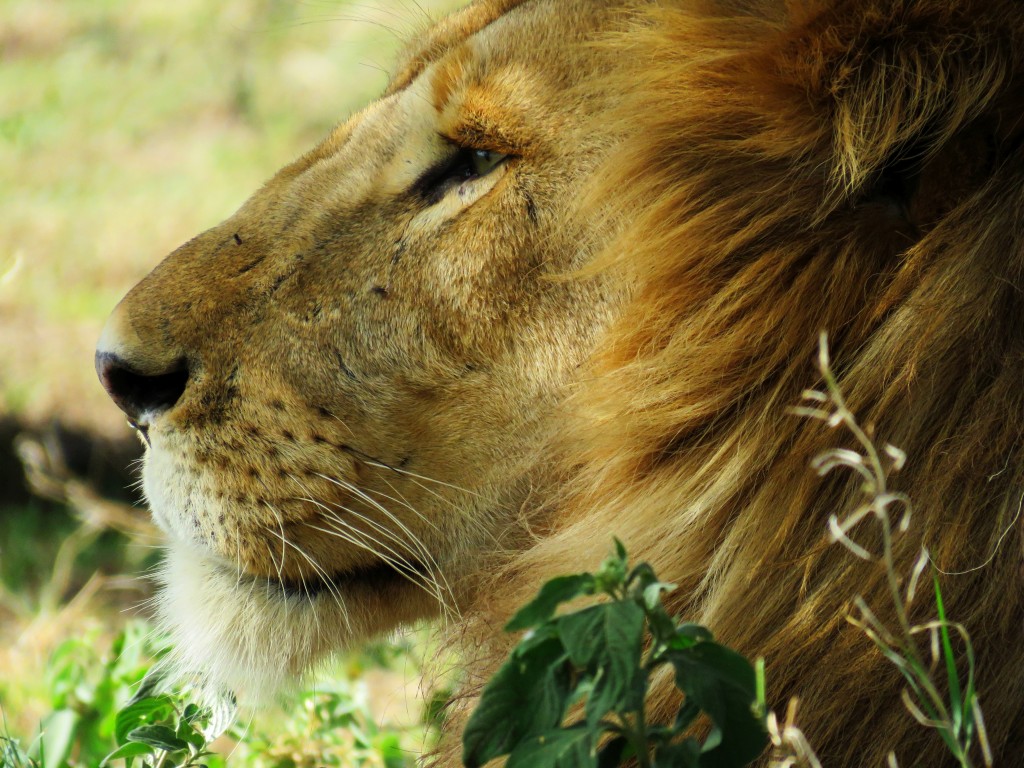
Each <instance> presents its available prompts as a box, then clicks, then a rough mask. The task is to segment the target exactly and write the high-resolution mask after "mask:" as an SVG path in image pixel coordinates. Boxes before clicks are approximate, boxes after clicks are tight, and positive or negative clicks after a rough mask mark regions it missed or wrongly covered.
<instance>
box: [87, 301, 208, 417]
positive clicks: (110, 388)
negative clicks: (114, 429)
mask: <svg viewBox="0 0 1024 768" xmlns="http://www.w3.org/2000/svg"><path fill="white" fill-rule="evenodd" d="M95 360H96V374H97V375H98V376H99V379H100V383H101V384H102V385H103V388H104V389H105V390H107V394H109V395H110V398H111V399H112V400H113V401H114V404H115V405H117V407H118V408H120V409H121V410H122V411H124V412H125V413H126V414H127V415H128V418H129V419H130V420H131V421H132V422H133V423H134V424H135V426H137V427H143V428H144V427H147V426H149V424H150V422H152V420H153V419H154V418H155V417H156V416H158V415H159V414H161V413H163V412H164V411H167V410H170V409H171V408H173V407H174V404H175V403H177V402H178V400H180V399H181V396H182V395H183V394H184V393H185V388H186V386H187V385H188V380H189V368H188V363H187V361H186V359H185V356H184V355H182V354H175V353H174V350H169V349H161V348H159V347H158V346H157V345H147V344H146V343H145V342H144V341H143V339H142V338H141V337H140V336H139V335H138V333H136V332H135V331H134V329H133V328H132V326H131V324H130V323H127V322H125V318H124V317H123V308H122V307H118V308H117V309H115V310H114V313H113V314H112V315H111V316H110V319H109V320H108V321H107V324H106V326H105V327H104V329H103V334H102V335H101V336H100V341H99V344H98V345H97V347H96V358H95Z"/></svg>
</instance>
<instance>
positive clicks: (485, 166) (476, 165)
mask: <svg viewBox="0 0 1024 768" xmlns="http://www.w3.org/2000/svg"><path fill="white" fill-rule="evenodd" d="M472 153H473V154H472V157H471V162H472V165H473V171H474V175H476V176H486V175H487V174H488V173H490V172H491V171H493V170H494V169H495V168H497V167H498V166H499V165H501V163H502V161H503V160H504V159H505V158H506V157H508V155H503V154H501V152H492V151H491V150H489V149H474V150H472Z"/></svg>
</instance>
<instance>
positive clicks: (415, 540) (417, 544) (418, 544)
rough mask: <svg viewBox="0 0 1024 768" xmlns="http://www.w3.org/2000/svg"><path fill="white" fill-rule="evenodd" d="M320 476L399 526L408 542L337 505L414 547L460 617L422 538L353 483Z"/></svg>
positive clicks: (398, 541)
mask: <svg viewBox="0 0 1024 768" xmlns="http://www.w3.org/2000/svg"><path fill="white" fill-rule="evenodd" d="M320 476H321V477H323V478H324V479H325V480H327V481H329V482H331V483H334V484H335V485H337V486H338V487H340V488H342V489H344V490H347V491H349V492H351V493H354V494H356V495H357V496H359V497H360V498H361V499H363V500H365V501H366V502H367V503H368V504H370V505H371V506H372V507H373V508H374V509H377V510H379V511H380V512H381V513H382V514H384V515H385V516H387V518H388V519H389V520H391V521H392V522H393V523H394V524H395V525H396V526H398V528H399V529H400V530H401V531H402V533H404V534H405V535H406V536H407V537H408V541H403V540H402V539H401V538H400V537H398V536H397V535H395V533H394V532H393V531H390V530H388V529H387V528H386V527H384V526H381V525H379V524H378V523H376V522H375V521H373V520H371V519H370V518H368V517H366V516H365V515H362V514H360V513H359V512H356V511H355V510H353V509H350V508H348V507H344V506H341V505H336V506H338V507H339V508H340V509H343V510H344V511H346V512H349V513H350V514H353V515H355V516H356V517H358V518H359V519H361V520H363V521H364V522H366V523H367V524H369V525H371V526H373V527H374V528H376V529H377V530H379V531H380V532H381V533H383V534H386V535H388V536H389V537H391V538H392V540H394V541H395V542H396V543H397V544H400V545H401V544H409V545H412V546H413V547H414V549H415V550H416V552H417V553H418V554H419V555H420V556H421V558H422V559H423V560H424V565H426V566H427V568H428V572H429V573H430V574H431V576H432V577H433V579H434V582H435V583H436V584H437V586H438V589H439V590H440V589H442V588H443V589H444V591H445V592H446V593H447V594H448V596H449V597H450V598H451V606H450V607H452V608H455V610H454V613H455V614H456V615H458V613H459V612H458V609H457V607H456V600H455V593H454V592H453V591H452V588H451V584H449V583H448V578H447V577H446V576H445V574H444V570H443V569H442V568H441V565H440V563H438V562H437V559H436V558H435V557H434V555H433V554H432V553H431V552H430V549H429V548H428V547H427V545H426V544H425V543H424V542H423V540H422V539H421V538H419V537H418V536H417V535H416V534H415V533H413V531H412V530H410V528H409V527H408V526H407V525H406V524H405V523H403V522H402V520H401V519H400V518H399V517H398V516H397V515H395V514H394V513H393V512H391V510H389V509H387V507H385V506H384V505H383V504H381V503H380V502H378V501H377V500H376V499H373V498H371V497H370V496H368V495H367V494H366V493H364V492H363V491H362V489H360V488H358V487H356V486H355V485H353V484H351V483H349V482H347V481H344V480H334V479H332V478H329V477H326V476H324V475H320ZM296 482H298V481H296ZM299 485H301V483H299ZM406 506H407V507H408V508H409V510H410V511H411V512H413V513H414V514H415V515H417V516H418V517H419V518H420V519H421V520H423V521H424V522H425V523H427V524H428V525H430V526H431V527H432V528H433V529H434V530H435V531H436V532H437V533H438V534H440V533H441V530H440V529H439V528H438V527H437V526H436V525H435V524H434V523H433V522H432V521H431V520H429V519H427V518H426V517H425V516H424V515H422V514H421V513H420V512H418V511H417V510H416V509H414V508H413V507H412V506H411V505H409V504H408V503H406ZM435 574H436V575H435ZM438 577H440V580H441V581H443V582H444V584H443V587H442V585H441V584H440V582H439V581H438Z"/></svg>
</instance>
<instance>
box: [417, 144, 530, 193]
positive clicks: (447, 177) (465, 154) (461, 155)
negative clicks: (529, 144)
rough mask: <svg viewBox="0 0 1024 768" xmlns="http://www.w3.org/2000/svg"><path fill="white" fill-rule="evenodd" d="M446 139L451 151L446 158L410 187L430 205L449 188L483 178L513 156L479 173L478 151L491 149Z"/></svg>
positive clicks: (506, 157)
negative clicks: (464, 144) (468, 145)
mask: <svg viewBox="0 0 1024 768" xmlns="http://www.w3.org/2000/svg"><path fill="white" fill-rule="evenodd" d="M445 141H446V142H447V143H448V145H449V147H450V148H451V151H450V152H449V153H447V154H446V156H445V157H444V159H442V160H440V161H439V162H437V163H435V164H434V165H432V166H430V167H429V168H427V170H425V171H424V172H423V173H422V174H420V177H419V178H418V179H416V181H414V182H413V184H412V186H411V187H410V192H412V194H414V195H415V196H417V197H419V198H421V199H423V200H425V201H426V202H427V203H428V204H429V205H433V204H434V203H437V202H440V200H441V198H443V197H444V196H445V195H446V194H447V193H448V191H449V190H451V189H452V188H453V187H455V186H457V185H459V184H461V183H462V182H464V181H469V180H470V179H477V178H482V177H484V176H487V175H488V174H490V173H493V172H494V171H495V170H497V169H498V167H499V166H501V165H504V164H505V163H506V162H508V160H509V159H510V158H511V157H513V156H512V155H509V154H506V155H504V156H503V157H502V159H501V160H500V161H498V162H497V163H495V164H494V165H493V166H492V167H491V168H490V169H489V170H488V171H487V172H486V173H479V172H478V171H477V165H476V162H475V161H476V157H477V153H479V152H485V151H489V150H483V149H481V148H479V147H467V146H462V145H460V144H456V143H454V142H452V141H451V140H450V139H445Z"/></svg>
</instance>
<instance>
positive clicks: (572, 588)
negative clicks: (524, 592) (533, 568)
mask: <svg viewBox="0 0 1024 768" xmlns="http://www.w3.org/2000/svg"><path fill="white" fill-rule="evenodd" d="M592 594H594V577H593V576H591V575H590V574H589V573H580V574H577V575H575V576H559V577H558V578H555V579H552V580H551V581H549V582H547V583H546V584H545V585H544V586H543V587H541V590H540V593H539V594H538V595H537V596H536V597H535V598H534V599H533V600H531V601H530V602H529V603H527V604H526V605H524V606H523V607H522V608H520V609H519V610H518V611H517V612H516V615H515V616H513V617H512V620H511V621H509V623H508V624H506V625H505V631H506V632H518V631H519V630H522V629H529V628H530V627H534V626H537V625H538V624H540V623H541V622H544V621H547V620H548V619H550V618H551V616H552V615H553V614H554V612H555V609H556V608H557V607H558V606H559V605H561V604H562V603H565V602H568V601H569V600H572V599H573V598H576V597H579V596H580V595H592Z"/></svg>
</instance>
